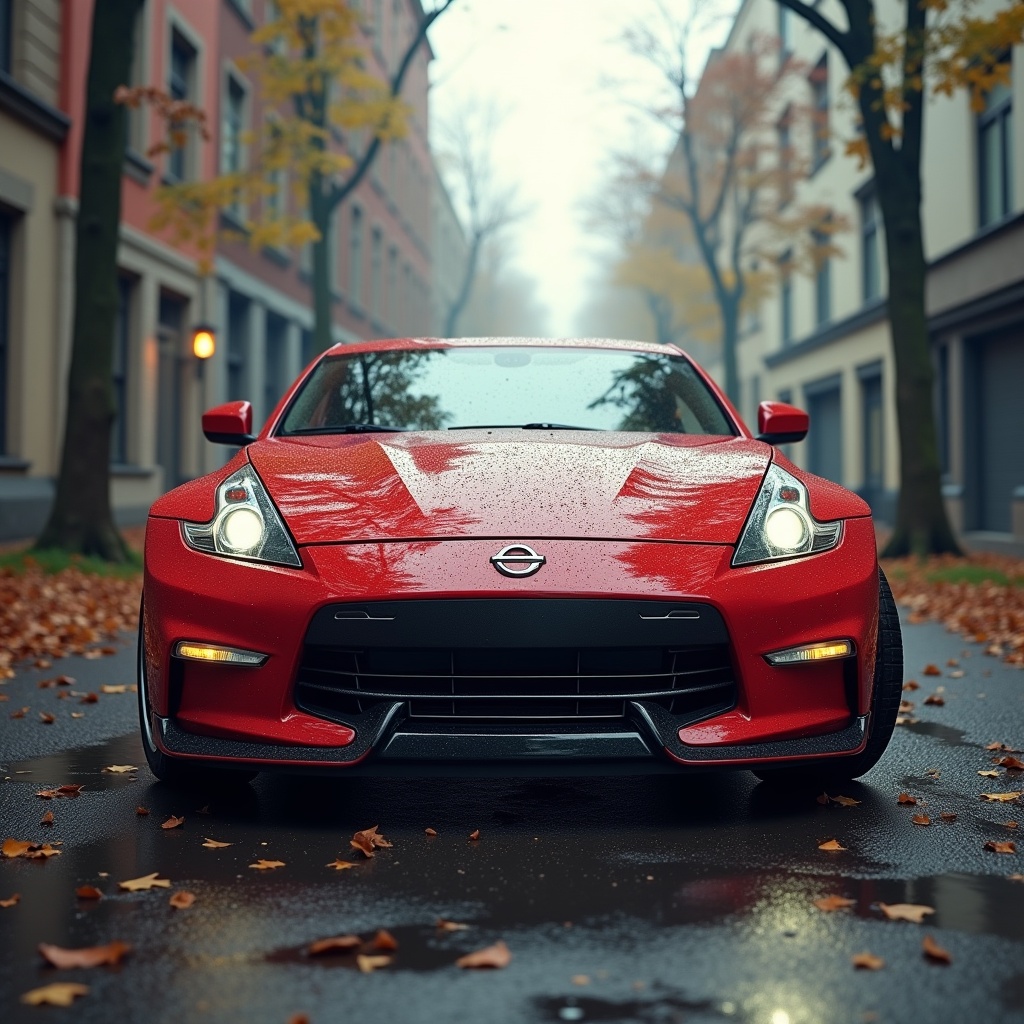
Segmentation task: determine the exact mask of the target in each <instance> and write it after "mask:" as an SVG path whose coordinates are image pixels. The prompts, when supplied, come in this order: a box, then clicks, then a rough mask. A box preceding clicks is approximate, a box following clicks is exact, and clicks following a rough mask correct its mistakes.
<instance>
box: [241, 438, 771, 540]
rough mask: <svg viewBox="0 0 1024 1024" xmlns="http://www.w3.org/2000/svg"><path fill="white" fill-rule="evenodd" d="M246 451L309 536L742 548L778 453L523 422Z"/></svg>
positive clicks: (300, 532) (748, 444) (745, 445)
mask: <svg viewBox="0 0 1024 1024" xmlns="http://www.w3.org/2000/svg"><path fill="white" fill-rule="evenodd" d="M248 454H249V459H250V460H251V462H252V464H253V465H254V466H255V468H256V471H257V472H258V473H259V475H260V477H261V478H262V479H263V481H264V483H265V484H266V486H267V488H268V490H269V491H270V493H271V495H272V497H273V499H274V502H275V503H276V505H277V507H278V509H279V510H280V512H281V514H282V515H283V516H284V518H285V520H286V522H287V523H288V527H289V529H290V530H291V532H292V535H293V536H294V537H295V540H296V541H297V542H298V543H299V544H323V543H332V542H339V541H349V542H351V541H382V540H383V541H387V540H414V539H421V538H427V537H467V538H468V537H478V538H485V537H493V538H496V539H507V540H509V541H514V540H517V539H528V538H534V537H595V538H605V539H615V540H675V541H693V542H703V543H711V544H734V543H735V542H736V540H737V539H738V537H739V532H740V529H741V528H742V526H743V523H744V520H745V519H746V516H747V512H748V511H749V510H750V505H751V503H752V502H753V500H754V496H755V494H756V493H757V489H758V485H759V484H760V482H761V479H762V477H763V476H764V472H765V470H766V468H767V466H768V463H769V461H770V459H771V449H770V448H769V446H768V445H766V444H764V443H762V442H760V441H753V440H750V439H747V438H739V437H707V436H686V435H663V434H635V433H633V434H617V433H604V432H602V433H600V434H598V433H590V432H583V431H573V432H568V431H551V432H545V433H541V432H536V433H533V432H530V433H529V434H528V435H527V436H524V432H523V431H521V430H491V431H480V432H476V431H474V432H473V433H472V435H470V434H469V433H463V434H460V436H458V437H457V438H453V437H452V435H451V433H448V432H424V433H416V434H392V435H387V436H386V437H379V436H373V435H354V436H353V435H346V436H340V437H339V436H325V437H304V438H269V439H266V440H263V441H259V442H257V443H255V444H253V445H251V446H250V447H249V449H248Z"/></svg>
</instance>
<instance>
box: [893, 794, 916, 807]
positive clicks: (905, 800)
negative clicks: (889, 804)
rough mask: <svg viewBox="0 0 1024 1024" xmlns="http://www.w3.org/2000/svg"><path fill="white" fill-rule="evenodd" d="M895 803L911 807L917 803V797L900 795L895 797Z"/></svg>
mask: <svg viewBox="0 0 1024 1024" xmlns="http://www.w3.org/2000/svg"><path fill="white" fill-rule="evenodd" d="M896 803H898V804H904V805H908V806H912V805H914V804H916V803H917V797H916V796H911V795H910V794H909V793H900V795H899V796H898V797H896Z"/></svg>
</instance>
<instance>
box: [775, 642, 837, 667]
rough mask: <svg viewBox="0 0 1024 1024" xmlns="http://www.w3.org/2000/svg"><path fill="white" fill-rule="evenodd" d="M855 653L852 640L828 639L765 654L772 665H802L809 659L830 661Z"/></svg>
mask: <svg viewBox="0 0 1024 1024" xmlns="http://www.w3.org/2000/svg"><path fill="white" fill-rule="evenodd" d="M853 653H854V646H853V641H852V640H826V641H824V642H823V643H818V644H803V645H802V646H800V647H787V648H786V649H785V650H784V651H773V652H772V653H771V654H766V655H765V660H766V661H767V662H768V663H769V664H770V665H801V664H803V663H804V662H808V661H829V660H831V659H832V658H848V657H849V656H850V655H851V654H853Z"/></svg>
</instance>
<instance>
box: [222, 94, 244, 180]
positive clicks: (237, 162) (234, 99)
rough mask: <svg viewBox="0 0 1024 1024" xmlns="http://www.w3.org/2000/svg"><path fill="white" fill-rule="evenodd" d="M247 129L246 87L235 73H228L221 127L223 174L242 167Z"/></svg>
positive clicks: (233, 172) (234, 171)
mask: <svg viewBox="0 0 1024 1024" xmlns="http://www.w3.org/2000/svg"><path fill="white" fill-rule="evenodd" d="M244 129H245V89H244V88H243V87H242V84H241V83H240V82H239V81H238V79H237V78H235V76H234V75H228V87H227V94H226V95H225V97H224V119H223V123H222V124H221V129H220V170H221V174H235V173H236V172H238V171H240V170H241V169H242V158H243V149H242V132H243V131H244Z"/></svg>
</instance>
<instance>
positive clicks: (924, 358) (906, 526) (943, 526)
mask: <svg viewBox="0 0 1024 1024" xmlns="http://www.w3.org/2000/svg"><path fill="white" fill-rule="evenodd" d="M902 163H903V161H899V163H895V162H894V164H893V165H892V166H888V165H886V164H884V163H883V166H884V167H885V168H886V170H885V171H884V172H882V173H879V171H878V169H877V168H876V175H875V176H876V181H877V183H878V195H879V202H880V205H881V207H882V218H883V222H884V224H885V249H886V259H887V262H888V264H889V300H888V301H889V328H890V331H891V332H892V352H893V361H894V363H895V367H896V421H897V426H898V431H899V441H900V493H899V499H898V502H897V505H896V523H895V529H894V530H893V534H892V536H891V537H890V538H889V542H888V544H886V546H885V550H884V551H883V552H882V554H883V555H885V556H886V557H889V558H894V557H898V556H900V555H908V554H914V555H926V554H932V553H941V552H945V551H949V552H953V553H955V554H960V553H961V551H960V548H959V546H958V545H957V542H956V538H955V537H954V536H953V531H952V529H951V528H950V525H949V519H948V517H947V515H946V506H945V503H944V501H943V499H942V469H941V466H940V464H939V447H938V439H937V435H936V429H935V412H934V408H933V405H932V401H933V384H934V372H933V370H932V361H931V352H930V349H929V344H928V321H927V316H926V313H925V277H926V274H927V269H928V267H927V263H926V261H925V255H924V244H923V241H922V231H921V203H920V194H921V193H920V169H919V168H918V167H913V168H911V167H903V166H900V164H902ZM901 172H902V173H901ZM911 179H912V180H911ZM915 185H916V188H915Z"/></svg>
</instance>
